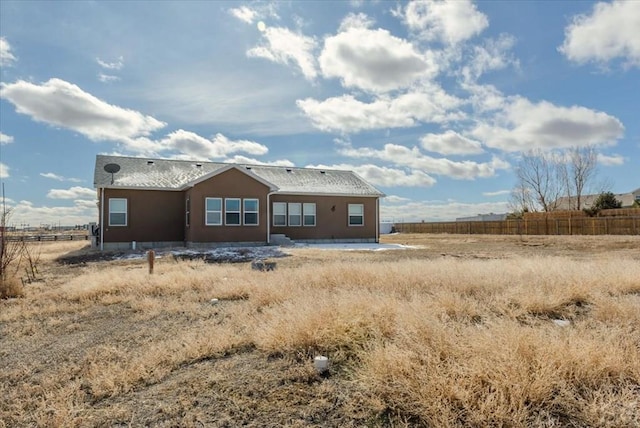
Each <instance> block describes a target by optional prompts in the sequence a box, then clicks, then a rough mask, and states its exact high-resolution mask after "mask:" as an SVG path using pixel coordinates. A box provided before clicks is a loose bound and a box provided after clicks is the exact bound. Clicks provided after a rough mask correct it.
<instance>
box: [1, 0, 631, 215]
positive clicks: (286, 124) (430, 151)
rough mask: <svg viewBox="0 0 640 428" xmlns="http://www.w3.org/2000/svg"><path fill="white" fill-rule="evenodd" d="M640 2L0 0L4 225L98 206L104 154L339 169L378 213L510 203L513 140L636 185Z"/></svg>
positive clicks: (471, 211)
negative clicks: (97, 180) (377, 201)
mask: <svg viewBox="0 0 640 428" xmlns="http://www.w3.org/2000/svg"><path fill="white" fill-rule="evenodd" d="M639 28H640V1H613V2H587V1H517V2H515V1H514V2H507V1H486V2H478V3H473V2H470V1H464V0H457V1H454V2H442V1H436V2H432V1H427V2H391V1H372V2H369V1H327V2H321V1H316V2H314V1H299V2H296V1H294V2H262V1H261V2H220V1H218V2H205V1H198V2H188V1H185V2H170V1H158V2H154V1H148V2H134V1H131V2H78V1H71V2H64V1H56V2H45V1H32V2H25V1H10V0H3V1H2V2H0V37H1V39H0V61H1V62H0V64H1V71H0V77H1V87H0V133H1V134H0V142H1V145H0V150H1V159H0V175H1V176H2V181H3V183H4V186H5V194H6V201H7V205H8V206H10V207H12V208H13V209H14V212H13V216H12V221H13V222H14V224H17V225H21V224H30V225H32V226H34V225H39V224H63V225H65V224H82V223H87V222H89V221H95V220H96V217H97V209H96V204H95V202H96V193H95V190H94V189H93V167H94V162H95V155H96V154H99V153H106V154H121V155H131V156H145V157H164V158H180V159H194V160H210V161H224V162H242V163H265V164H275V165H295V166H300V167H306V166H322V167H323V168H328V167H332V168H346V169H352V170H354V171H356V172H357V173H358V174H360V175H361V176H362V177H364V178H365V179H367V180H368V181H370V182H371V183H372V184H374V185H375V186H376V187H378V188H379V189H380V190H382V191H383V192H385V193H386V194H387V195H388V196H387V197H386V198H385V199H384V200H383V202H382V204H381V216H382V217H383V218H384V219H390V220H395V221H410V220H427V221H429V220H450V219H454V218H456V217H461V216H469V215H475V214H479V213H488V212H506V211H508V210H509V203H508V201H509V191H510V190H511V189H512V188H513V187H514V185H515V177H514V173H513V169H514V167H515V166H516V165H517V163H518V159H519V156H520V155H521V154H522V153H523V152H525V151H527V150H530V149H537V148H540V149H542V150H549V151H552V150H562V149H566V148H568V147H571V146H583V145H596V146H597V148H598V152H599V160H600V162H599V174H598V177H597V180H596V182H594V186H600V187H602V185H603V183H604V184H607V185H608V186H607V187H608V188H609V189H610V190H612V191H614V192H616V193H623V192H628V191H631V190H634V189H636V188H638V187H640V172H639V171H640V168H639V167H638V165H639V163H638V160H639V159H640V120H638V119H639V118H640V113H639V112H640V104H639V99H640V98H639V96H640V37H638V29H639Z"/></svg>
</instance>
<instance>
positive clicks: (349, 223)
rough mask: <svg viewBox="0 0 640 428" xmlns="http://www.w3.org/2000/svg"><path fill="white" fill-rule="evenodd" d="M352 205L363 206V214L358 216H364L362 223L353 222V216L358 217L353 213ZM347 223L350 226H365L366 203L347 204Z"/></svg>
mask: <svg viewBox="0 0 640 428" xmlns="http://www.w3.org/2000/svg"><path fill="white" fill-rule="evenodd" d="M352 206H360V207H362V210H361V211H362V214H358V215H357V216H358V217H362V223H360V224H352V223H351V217H356V215H353V216H352V215H351V207H352ZM347 224H348V225H349V227H361V226H364V204H349V205H348V206H347Z"/></svg>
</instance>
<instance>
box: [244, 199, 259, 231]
mask: <svg viewBox="0 0 640 428" xmlns="http://www.w3.org/2000/svg"><path fill="white" fill-rule="evenodd" d="M242 204H243V207H242V209H243V210H244V225H245V226H257V225H258V200H257V199H243V201H242Z"/></svg>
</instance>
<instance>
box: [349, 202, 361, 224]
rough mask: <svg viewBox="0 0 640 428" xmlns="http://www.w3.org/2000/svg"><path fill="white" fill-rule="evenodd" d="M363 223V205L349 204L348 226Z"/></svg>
mask: <svg viewBox="0 0 640 428" xmlns="http://www.w3.org/2000/svg"><path fill="white" fill-rule="evenodd" d="M363 225H364V205H363V204H349V226H363Z"/></svg>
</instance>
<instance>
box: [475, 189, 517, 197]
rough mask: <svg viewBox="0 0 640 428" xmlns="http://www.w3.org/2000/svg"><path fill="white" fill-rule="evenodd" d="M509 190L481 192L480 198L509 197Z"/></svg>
mask: <svg viewBox="0 0 640 428" xmlns="http://www.w3.org/2000/svg"><path fill="white" fill-rule="evenodd" d="M511 192H512V191H511V190H496V191H495V192H482V196H503V195H510V194H511Z"/></svg>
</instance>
